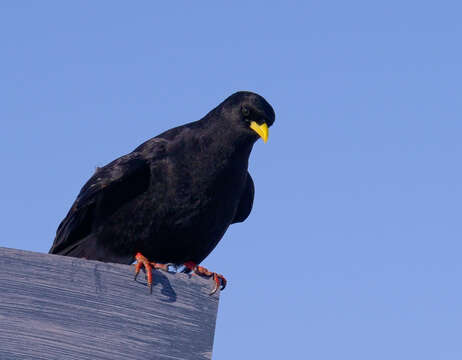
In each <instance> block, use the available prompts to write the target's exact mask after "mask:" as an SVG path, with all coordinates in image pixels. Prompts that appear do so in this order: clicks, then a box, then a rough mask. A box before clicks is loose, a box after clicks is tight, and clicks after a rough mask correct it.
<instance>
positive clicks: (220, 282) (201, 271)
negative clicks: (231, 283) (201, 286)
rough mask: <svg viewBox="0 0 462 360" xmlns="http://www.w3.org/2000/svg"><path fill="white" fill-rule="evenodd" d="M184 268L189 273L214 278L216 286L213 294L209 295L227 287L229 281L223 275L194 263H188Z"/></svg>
mask: <svg viewBox="0 0 462 360" xmlns="http://www.w3.org/2000/svg"><path fill="white" fill-rule="evenodd" d="M184 266H185V268H186V269H188V270H189V271H193V272H194V273H195V274H197V275H200V276H205V277H212V278H213V281H214V283H215V285H214V287H213V290H212V292H211V293H210V294H209V295H213V294H215V293H216V292H217V290H218V289H219V288H220V290H223V289H224V288H225V287H226V284H227V281H226V279H225V277H224V276H223V275H221V274H217V273H215V272H212V271H209V270H208V269H206V268H205V267H203V266H199V265H196V264H195V263H193V262H192V261H188V262H186V263H185V264H184Z"/></svg>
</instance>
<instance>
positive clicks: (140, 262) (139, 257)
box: [135, 253, 168, 294]
mask: <svg viewBox="0 0 462 360" xmlns="http://www.w3.org/2000/svg"><path fill="white" fill-rule="evenodd" d="M135 259H136V264H135V280H136V278H137V277H138V274H139V273H140V270H141V267H142V266H144V271H145V272H146V279H147V282H148V288H149V292H150V293H151V294H152V269H153V268H154V269H161V270H165V271H168V264H159V263H155V262H151V261H149V260H148V259H147V258H146V257H145V256H144V255H143V254H141V253H136V255H135Z"/></svg>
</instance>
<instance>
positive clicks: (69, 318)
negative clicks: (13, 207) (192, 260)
mask: <svg viewBox="0 0 462 360" xmlns="http://www.w3.org/2000/svg"><path fill="white" fill-rule="evenodd" d="M133 271H134V270H133V266H127V265H120V264H108V263H103V262H99V261H89V260H84V259H76V258H71V257H64V256H59V255H49V254H40V253H33V252H29V251H21V250H14V249H6V248H0V359H11V360H17V359H46V360H53V359H59V360H66V359H79V360H86V359H92V360H100V359H101V360H102V359H108V360H109V359H111V360H118V359H123V360H130V359H146V360H148V359H169V360H172V359H211V357H212V345H213V336H214V331H215V320H216V315H217V310H218V298H219V294H218V293H219V292H217V294H215V295H213V296H209V295H208V294H209V292H210V291H211V289H212V288H213V280H211V279H204V278H200V277H198V276H192V277H191V276H189V275H186V274H169V273H166V272H160V271H155V273H154V286H153V292H152V295H151V294H149V291H148V289H147V287H146V282H145V281H144V276H143V274H140V276H139V279H140V280H138V281H137V282H135V281H133ZM141 279H142V280H141Z"/></svg>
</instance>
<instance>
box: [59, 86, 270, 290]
mask: <svg viewBox="0 0 462 360" xmlns="http://www.w3.org/2000/svg"><path fill="white" fill-rule="evenodd" d="M274 120H275V114H274V110H273V108H272V107H271V105H270V104H269V103H268V102H267V101H266V100H265V99H264V98H263V97H261V96H260V95H258V94H255V93H252V92H246V91H240V92H237V93H235V94H233V95H231V96H230V97H228V98H227V99H226V100H225V101H223V102H222V103H221V104H220V105H218V106H217V107H216V108H215V109H213V110H212V111H210V112H209V113H208V114H207V115H205V116H204V117H203V118H202V119H200V120H198V121H195V122H191V123H188V124H185V125H182V126H179V127H175V128H173V129H170V130H167V131H165V132H163V133H162V134H160V135H158V136H156V137H154V138H152V139H150V140H148V141H146V142H145V143H143V144H141V145H140V146H138V147H137V148H136V149H135V150H134V151H133V152H131V153H129V154H127V155H124V156H121V157H120V158H118V159H116V160H114V161H112V162H111V163H109V164H107V165H106V166H103V167H101V168H98V169H97V170H96V172H95V174H94V175H93V176H92V177H91V178H90V179H89V180H88V181H87V183H86V184H85V185H84V186H83V188H82V189H81V191H80V193H79V195H78V196H77V199H76V200H75V202H74V204H73V205H72V207H71V209H70V210H69V212H68V214H67V216H66V217H65V218H64V220H63V221H62V222H61V224H60V225H59V227H58V229H57V231H56V238H55V240H54V242H53V246H52V247H51V249H50V253H52V254H60V255H66V256H74V257H81V258H87V259H93V260H100V261H105V262H116V263H123V264H131V263H132V262H133V261H134V260H137V264H136V267H135V269H136V270H135V274H136V275H137V274H138V272H139V271H140V268H141V267H142V266H144V267H145V270H146V274H147V279H148V286H149V288H151V285H152V275H151V271H152V268H153V267H154V268H160V269H164V270H165V269H168V265H167V264H175V265H184V266H185V269H186V270H187V271H194V272H196V273H198V274H200V275H203V276H210V277H213V279H214V281H215V287H214V291H212V293H213V292H215V291H216V290H217V288H218V287H219V286H220V285H221V286H222V288H224V286H225V285H226V280H225V279H224V277H223V276H221V275H219V274H216V273H213V272H210V271H208V270H207V269H205V268H203V267H201V266H198V264H200V263H201V262H202V261H203V260H204V259H205V258H206V257H207V255H209V254H210V252H211V251H212V250H213V249H214V248H215V246H216V245H217V244H218V242H219V241H220V239H221V238H222V237H223V235H224V233H225V232H226V230H227V228H228V226H229V225H231V224H234V223H238V222H242V221H244V220H245V219H246V218H247V217H248V216H249V213H250V211H251V209H252V204H253V198H254V184H253V180H252V177H251V176H250V174H249V172H248V170H247V168H248V160H249V155H250V152H251V150H252V147H253V145H254V143H255V142H256V141H257V140H258V139H259V138H260V137H261V138H262V139H263V141H265V142H266V141H267V139H268V128H269V127H270V126H271V125H272V124H273V122H274ZM148 259H149V261H148ZM136 275H135V278H136Z"/></svg>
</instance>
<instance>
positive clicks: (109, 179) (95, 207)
mask: <svg viewBox="0 0 462 360" xmlns="http://www.w3.org/2000/svg"><path fill="white" fill-rule="evenodd" d="M150 177H151V170H150V166H149V161H148V160H146V159H145V158H144V157H143V156H142V154H140V153H137V152H133V153H130V154H128V155H125V156H122V157H120V158H118V159H116V160H114V161H113V162H111V163H109V164H107V165H106V166H104V167H102V168H99V169H97V171H96V172H95V174H94V175H93V176H92V177H91V178H90V180H88V181H87V183H86V184H85V185H84V186H83V188H82V190H81V191H80V193H79V195H78V197H77V199H76V201H75V202H74V204H73V205H72V207H71V209H70V210H69V213H68V214H67V216H66V217H65V218H64V220H63V221H62V222H61V224H60V225H59V227H58V230H57V231H56V238H55V241H54V243H53V246H52V247H51V249H50V253H53V254H61V255H69V254H70V253H71V252H72V250H74V249H75V248H76V247H77V246H78V245H79V244H80V242H81V241H82V239H84V238H85V237H87V236H88V235H89V234H91V232H92V231H93V230H95V229H96V228H97V227H98V226H99V224H102V223H103V222H104V220H105V219H107V217H108V216H110V215H111V214H113V213H114V212H115V211H117V210H118V209H119V208H120V207H121V206H122V205H123V204H125V203H126V202H128V201H130V200H132V199H134V198H135V197H136V196H138V195H139V194H141V193H143V192H145V191H146V190H147V188H148V187H149V183H150ZM93 246H94V245H93Z"/></svg>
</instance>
